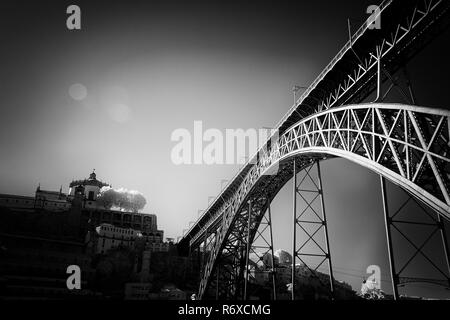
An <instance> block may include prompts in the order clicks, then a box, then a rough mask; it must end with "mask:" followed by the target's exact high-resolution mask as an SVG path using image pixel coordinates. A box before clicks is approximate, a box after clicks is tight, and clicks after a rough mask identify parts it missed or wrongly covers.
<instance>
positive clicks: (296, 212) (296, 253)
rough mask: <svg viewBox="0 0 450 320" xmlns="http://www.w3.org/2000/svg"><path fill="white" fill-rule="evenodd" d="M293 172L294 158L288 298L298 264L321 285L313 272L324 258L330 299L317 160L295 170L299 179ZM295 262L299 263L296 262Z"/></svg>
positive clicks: (326, 230)
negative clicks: (290, 266) (290, 265)
mask: <svg viewBox="0 0 450 320" xmlns="http://www.w3.org/2000/svg"><path fill="white" fill-rule="evenodd" d="M314 168H316V171H317V174H316V175H317V182H316V181H315V178H314V174H313V172H312V171H313V169H314ZM297 175H298V174H297V171H296V169H295V160H294V177H293V210H292V212H293V225H294V228H293V237H292V239H293V243H292V248H293V249H292V270H291V271H292V284H291V297H292V300H295V288H296V279H297V277H298V272H299V268H300V267H306V268H307V269H308V270H309V271H310V274H311V275H313V276H316V277H317V279H318V280H319V282H320V283H322V285H324V286H325V284H324V283H323V282H322V280H321V279H320V278H319V277H318V276H317V273H316V271H317V270H318V269H319V268H320V267H321V266H322V265H323V264H324V262H325V261H326V262H327V263H328V270H329V277H330V283H329V286H330V298H331V299H333V296H334V277H333V268H332V264H331V255H330V248H329V247H330V245H329V240H328V225H327V220H326V215H325V202H324V197H323V187H322V177H321V172H320V162H319V161H318V160H317V161H316V162H315V163H313V164H312V165H311V166H309V167H307V168H305V169H303V171H302V172H300V173H299V175H300V176H301V177H300V179H299V180H298V179H297V178H298V177H297ZM298 181H299V182H298ZM322 232H323V233H322ZM299 240H300V242H299ZM321 240H322V241H321ZM317 252H318V253H317ZM298 261H299V262H300V263H301V264H302V265H298V264H297V262H298Z"/></svg>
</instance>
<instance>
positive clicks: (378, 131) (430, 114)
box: [191, 103, 450, 298]
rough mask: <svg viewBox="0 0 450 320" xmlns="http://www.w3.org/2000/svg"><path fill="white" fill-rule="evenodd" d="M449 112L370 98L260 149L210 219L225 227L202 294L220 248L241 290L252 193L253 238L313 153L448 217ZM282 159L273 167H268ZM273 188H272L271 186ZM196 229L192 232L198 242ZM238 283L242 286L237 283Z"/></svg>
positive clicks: (319, 115)
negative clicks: (357, 168) (273, 200)
mask: <svg viewBox="0 0 450 320" xmlns="http://www.w3.org/2000/svg"><path fill="white" fill-rule="evenodd" d="M449 121H450V112H448V111H445V110H441V109H431V108H423V107H417V106H408V105H400V104H381V103H370V104H361V105H351V106H345V107H340V108H332V109H329V110H326V111H323V112H320V113H317V114H315V115H313V116H310V117H308V118H306V119H304V120H302V121H300V122H299V123H297V124H296V125H294V126H292V127H291V128H289V129H288V130H287V131H286V132H285V133H284V134H283V135H282V136H280V138H279V140H278V142H277V143H276V144H274V145H273V146H272V148H270V149H268V150H266V151H265V152H264V153H262V154H261V155H259V159H258V163H257V164H256V165H254V166H252V167H251V168H250V169H249V170H248V173H247V175H246V176H245V177H244V178H243V180H242V183H241V184H240V185H239V187H238V188H237V190H236V192H235V193H234V194H233V196H232V197H231V199H230V200H229V201H227V202H224V204H223V205H222V207H221V208H219V210H218V211H216V212H215V213H214V215H213V217H217V216H220V217H221V219H220V222H221V223H220V224H218V223H217V221H218V220H217V219H211V222H210V224H209V225H213V224H216V225H218V226H220V230H219V231H218V232H217V234H216V237H215V243H214V245H213V247H212V249H211V253H210V255H209V256H208V259H209V260H208V262H207V265H206V266H205V268H204V273H203V278H202V281H201V282H200V290H199V296H200V297H202V295H203V293H204V292H205V290H206V288H207V286H208V285H209V281H210V280H211V279H210V277H211V275H212V273H213V270H214V268H215V266H216V263H217V261H218V260H216V259H217V258H218V257H219V256H223V257H225V259H226V261H227V264H228V266H227V267H224V268H221V270H222V269H224V270H222V271H221V272H227V273H228V274H229V283H233V284H234V285H233V286H228V290H231V291H230V292H229V293H228V294H227V297H230V296H232V297H235V298H236V297H242V296H243V292H242V287H243V286H242V281H243V279H244V277H243V275H244V270H245V261H246V258H245V252H246V247H247V239H246V237H245V235H246V234H247V228H248V208H247V205H246V204H247V203H248V201H252V203H253V204H254V205H253V206H252V208H253V210H254V212H252V213H251V214H252V215H253V218H252V224H251V225H250V229H251V230H253V231H252V236H251V240H252V239H253V237H254V234H255V232H256V231H255V230H254V229H255V227H256V226H257V225H259V221H260V219H261V218H262V212H264V211H265V207H266V206H267V203H268V199H267V194H270V195H271V196H270V197H273V196H275V195H276V193H277V192H278V190H279V189H280V188H281V187H282V186H283V185H284V184H285V183H286V182H287V181H288V180H289V179H290V178H291V177H292V175H293V171H292V166H291V165H287V161H290V160H291V159H293V158H294V157H297V159H298V162H297V164H296V167H298V168H299V169H303V168H305V167H307V166H310V165H311V164H312V163H313V162H314V161H316V159H324V158H327V157H335V156H338V157H342V158H346V159H348V160H350V161H353V162H355V163H358V164H360V165H362V166H365V167H367V168H369V169H370V170H372V171H375V172H377V173H379V174H381V175H382V176H384V177H386V178H388V179H389V180H391V181H392V182H394V183H395V184H397V185H399V186H401V187H402V188H403V189H405V190H406V191H408V192H409V193H410V194H412V195H414V196H415V197H417V198H418V199H421V201H422V202H424V203H426V204H427V205H428V206H430V207H431V208H432V209H434V210H436V211H437V212H438V213H440V214H441V215H442V216H443V217H445V218H447V219H449V218H450V213H449V212H450V197H449V186H450V175H449V172H450V170H449V168H450V150H449V146H450V140H449V134H450V132H449ZM275 164H280V169H279V171H278V173H277V174H276V175H266V173H267V172H268V171H270V169H271V167H272V166H274V165H275ZM268 190H270V192H269V193H268ZM201 234H203V233H198V234H197V235H195V236H194V237H193V238H192V240H191V245H193V246H195V245H196V243H197V242H198V240H197V239H198V238H199V236H200V235H201ZM239 290H240V291H239Z"/></svg>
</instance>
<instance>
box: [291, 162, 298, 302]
mask: <svg viewBox="0 0 450 320" xmlns="http://www.w3.org/2000/svg"><path fill="white" fill-rule="evenodd" d="M293 170H294V177H293V183H292V196H293V198H294V199H293V206H292V217H293V219H294V221H293V222H294V224H293V226H294V231H293V234H292V270H291V272H292V273H291V280H292V285H291V289H292V292H291V299H292V300H295V260H296V259H295V258H296V256H297V247H296V243H297V239H296V230H297V166H296V161H295V158H294V169H293Z"/></svg>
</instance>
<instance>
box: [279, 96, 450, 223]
mask: <svg viewBox="0 0 450 320" xmlns="http://www.w3.org/2000/svg"><path fill="white" fill-rule="evenodd" d="M449 121H450V112H449V111H446V110H440V109H432V108H422V107H416V106H407V105H399V104H377V103H374V104H361V105H354V106H346V107H340V108H333V109H329V110H327V111H324V112H321V113H318V114H316V115H313V116H311V117H308V118H306V119H305V120H303V121H300V122H299V123H298V124H296V125H294V126H292V127H291V128H290V129H289V130H287V131H286V132H285V134H283V135H282V136H281V137H280V140H279V141H280V143H279V145H278V150H274V151H273V152H274V155H275V156H278V157H279V159H280V160H282V159H283V158H285V157H290V156H292V155H293V154H299V153H311V152H313V153H314V152H316V153H324V154H328V155H334V156H339V157H343V158H346V159H349V160H351V161H353V162H356V163H358V164H360V165H363V166H365V167H367V168H369V169H371V170H373V171H375V172H378V173H380V174H382V175H383V176H385V177H386V178H388V179H390V180H392V181H393V182H394V183H396V184H398V185H400V186H402V187H403V188H404V189H406V190H408V191H409V192H410V193H412V194H413V195H415V196H416V197H418V198H420V199H422V200H423V201H424V202H426V203H427V204H428V205H429V206H431V207H432V208H433V209H435V210H436V211H438V212H439V213H441V214H443V215H444V216H445V217H446V218H447V219H448V218H450V195H449V188H450V175H449V171H450V170H449V168H450V144H449V134H450V129H449ZM278 153H279V154H278Z"/></svg>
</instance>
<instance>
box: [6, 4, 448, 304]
mask: <svg viewBox="0 0 450 320" xmlns="http://www.w3.org/2000/svg"><path fill="white" fill-rule="evenodd" d="M78 3H79V5H80V7H81V11H82V30H80V31H68V30H67V29H66V26H65V20H66V17H67V15H66V14H65V9H66V7H67V5H68V4H69V3H68V2H67V3H65V2H64V1H58V3H56V1H39V2H38V3H36V2H31V1H18V2H14V3H13V2H12V1H11V2H2V3H1V4H0V15H1V16H0V36H1V39H2V42H3V44H2V48H3V50H2V51H1V53H0V64H1V66H2V72H1V74H0V84H1V90H0V101H1V102H2V107H0V147H1V150H2V151H1V153H0V161H1V166H0V192H1V193H11V194H21V195H32V194H33V193H34V190H35V188H36V186H37V184H38V183H41V186H42V188H44V189H50V190H58V189H59V187H60V185H63V190H64V191H67V190H68V184H69V182H70V181H71V180H72V179H78V178H85V177H87V176H88V175H89V173H90V172H91V171H92V169H93V168H95V169H96V172H97V177H98V178H100V179H102V180H104V181H106V182H108V183H110V184H112V185H113V187H124V188H128V189H136V190H139V191H141V192H142V193H143V194H144V195H145V196H146V198H147V200H148V204H147V207H146V209H145V210H144V211H145V212H149V213H155V214H157V215H158V225H159V227H160V228H161V229H163V230H165V235H166V236H168V237H175V238H176V237H177V236H179V235H181V233H182V230H183V229H185V228H187V227H188V225H189V222H190V221H193V220H195V219H196V218H197V210H199V209H204V208H206V206H207V204H208V203H207V202H208V196H215V195H216V194H217V193H218V192H219V190H220V181H221V180H222V179H227V178H231V177H232V176H233V175H234V174H235V172H236V170H237V168H238V166H235V165H220V166H219V165H210V166H207V165H190V166H188V165H179V166H176V165H174V164H173V163H172V162H171V158H170V152H171V149H172V148H173V146H174V145H175V143H174V142H171V141H170V136H171V133H172V132H173V131H174V130H175V129H177V128H187V129H188V130H190V131H192V130H193V123H194V121H195V120H201V121H203V126H204V128H205V129H207V128H218V129H220V130H225V129H226V128H244V129H248V128H261V127H268V126H273V125H275V124H276V123H277V122H278V120H279V119H280V118H281V117H282V116H283V115H284V113H285V112H287V110H288V109H289V108H290V106H291V104H292V100H293V97H292V93H291V88H292V86H293V85H294V84H297V85H300V86H307V85H309V83H310V82H312V80H313V79H314V78H315V76H316V75H317V74H319V73H320V71H321V70H322V69H323V68H324V67H325V65H326V64H327V63H328V62H329V60H330V59H332V58H333V56H334V55H335V54H336V53H337V52H338V50H339V49H340V48H341V47H342V45H343V44H344V43H345V42H346V40H347V18H348V17H350V18H352V19H356V20H361V21H362V19H364V18H366V14H365V9H366V7H367V5H369V4H371V2H369V1H358V2H350V1H347V2H339V4H337V1H323V0H317V1H312V2H311V4H308V5H301V6H300V5H298V3H297V5H295V4H294V2H289V1H276V2H253V1H252V2H245V3H237V2H234V1H227V2H218V1H209V2H203V3H200V2H189V1H188V2H182V3H181V2H175V1H166V2H155V1H147V2H144V1H139V2H136V3H134V4H133V5H130V4H129V2H127V1H114V2H106V1H99V2H95V4H93V3H92V1H91V2H90V3H89V2H83V1H81V2H78ZM359 23H360V22H354V24H355V29H354V30H356V25H357V24H358V25H359ZM443 37H448V32H447V33H446V34H445V35H443V36H441V39H439V40H438V41H437V42H438V43H441V42H442V39H443ZM449 53H450V52H449V49H448V48H444V47H440V46H439V44H436V43H434V44H432V45H431V46H429V48H427V49H426V50H425V51H424V52H423V53H421V54H420V55H419V56H417V57H416V58H415V61H414V64H413V66H412V68H411V70H410V71H411V73H412V76H413V79H414V81H415V82H414V85H415V86H416V87H417V88H418V91H417V96H418V101H419V104H420V102H422V101H423V102H425V103H424V104H425V105H427V106H432V105H433V106H438V107H444V106H443V105H442V104H443V103H444V97H443V95H442V93H441V89H442V88H443V87H444V84H443V82H438V81H437V80H435V79H438V78H437V77H438V76H439V74H441V73H439V72H436V71H435V70H434V69H433V67H432V65H430V57H433V59H439V57H440V58H441V59H440V60H439V61H444V57H446V56H447V57H448V55H449ZM436 55H437V56H436ZM414 65H415V66H414ZM440 70H441V71H442V74H448V71H450V70H449V65H448V63H446V64H445V65H443V66H440ZM444 71H447V72H444ZM429 79H433V80H435V82H434V84H435V85H430V81H429ZM447 81H448V80H447ZM75 83H81V84H83V85H84V86H85V87H86V88H87V97H86V98H85V99H84V100H82V101H77V100H74V99H73V98H71V96H70V95H69V88H70V86H71V85H73V84H75ZM323 172H324V174H323V175H324V183H325V189H326V207H327V209H328V211H329V213H328V216H329V219H330V238H331V241H332V243H331V247H332V249H333V252H334V255H333V259H335V267H336V268H341V269H342V271H343V272H345V273H352V274H353V275H352V276H349V275H345V274H344V273H341V274H339V273H337V274H336V277H337V278H338V279H341V280H345V281H346V282H349V283H351V284H352V285H353V286H354V288H355V289H359V286H360V282H361V280H362V278H361V277H362V276H363V275H364V270H365V268H366V267H367V266H368V265H371V264H378V265H380V266H381V268H382V273H383V274H389V270H388V267H387V260H386V259H387V253H386V249H385V242H384V241H385V240H384V227H383V216H382V211H381V210H382V209H381V202H380V195H379V181H378V177H377V176H376V175H374V174H372V173H370V172H368V171H367V170H366V169H364V168H361V167H358V166H357V165H354V164H351V163H350V162H348V161H345V160H330V161H326V162H325V163H324V164H323ZM285 189H286V190H285ZM285 189H283V190H282V192H280V194H279V195H278V197H277V198H276V199H275V201H274V204H273V213H274V224H275V232H276V234H275V238H276V241H275V246H276V247H277V248H284V249H286V250H290V245H291V244H290V239H289V237H287V236H286V231H285V230H291V226H290V224H289V221H290V220H289V218H287V217H290V215H291V211H290V210H291V200H290V198H289V197H290V195H291V189H290V184H289V183H288V185H287V186H286V188H285ZM350 269H353V271H351V270H350ZM336 270H339V269H336ZM355 270H356V271H355ZM355 274H357V275H358V274H359V275H361V277H360V278H358V277H357V276H355ZM421 286H422V288H416V289H417V290H419V292H427V293H428V292H430V291H429V290H428V289H426V288H423V286H425V287H427V286H426V285H421ZM383 289H385V290H386V291H390V287H389V285H388V283H387V282H384V283H383ZM414 290H415V289H414ZM417 290H416V291H417ZM420 290H422V291H420ZM423 290H425V291H423ZM416 291H411V292H408V293H411V294H414V293H415V292H416ZM434 292H436V291H434ZM433 294H434V293H433ZM438 294H442V292H441V293H438ZM447 296H448V293H447Z"/></svg>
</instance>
